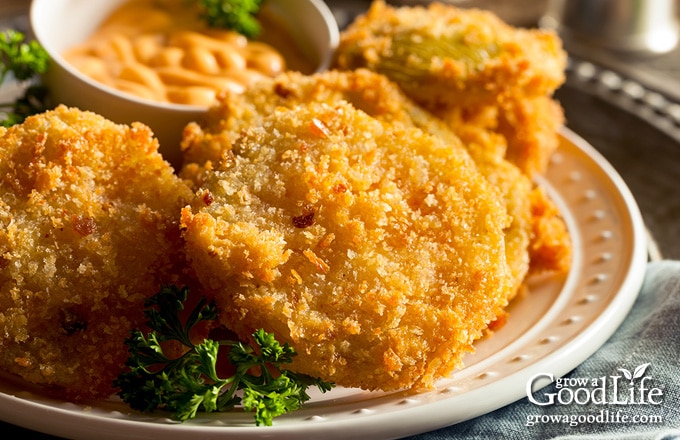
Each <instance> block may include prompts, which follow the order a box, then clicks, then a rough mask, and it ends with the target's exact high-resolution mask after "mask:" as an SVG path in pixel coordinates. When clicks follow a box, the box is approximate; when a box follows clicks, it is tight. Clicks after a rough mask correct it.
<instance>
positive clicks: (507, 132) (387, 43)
mask: <svg viewBox="0 0 680 440" xmlns="http://www.w3.org/2000/svg"><path fill="white" fill-rule="evenodd" d="M566 61H567V56H566V53H565V52H564V50H563V49H562V44H561V41H560V39H559V38H558V37H557V35H556V34H555V33H553V32H551V31H546V30H540V29H523V28H517V27H513V26H510V25H508V24H506V23H504V22H503V21H502V20H500V19H499V18H498V17H497V16H496V15H494V14H493V13H492V12H489V11H482V10H478V9H463V8H457V7H455V6H451V5H444V4H441V3H437V2H433V3H431V4H429V5H427V6H411V7H407V6H403V7H392V6H388V5H387V4H385V2H384V1H382V0H375V1H374V2H373V3H372V5H371V7H370V8H369V10H368V11H367V12H366V13H365V14H363V15H361V16H359V17H358V18H357V19H356V20H355V21H354V22H353V23H351V24H350V25H349V26H348V27H347V29H345V30H344V31H343V32H342V34H341V39H340V44H339V47H338V49H337V51H336V52H335V61H334V66H335V67H336V68H340V69H349V70H353V69H357V68H362V67H364V68H368V69H370V70H373V71H376V72H379V73H382V74H384V75H386V76H388V77H389V78H390V79H392V80H393V81H395V82H396V83H397V84H398V85H399V86H400V87H401V88H402V90H403V91H404V92H405V93H406V94H407V95H408V96H409V97H410V98H412V99H413V100H415V101H416V102H418V103H419V104H420V105H423V106H424V107H425V108H427V109H428V110H429V111H431V112H432V113H434V114H435V115H437V116H439V117H441V118H442V119H445V120H456V119H459V120H460V121H461V122H462V124H472V123H479V122H480V121H481V122H483V126H484V127H485V128H487V129H489V130H491V131H494V132H497V133H499V134H501V135H503V136H504V137H505V139H506V144H507V158H508V159H509V160H510V161H512V162H513V163H514V164H515V165H517V166H518V167H519V168H520V169H521V170H522V171H523V172H525V173H526V174H528V175H529V176H533V175H535V174H539V173H541V172H543V171H545V169H546V167H547V162H548V159H549V157H550V155H551V154H552V153H553V152H554V151H555V149H556V148H557V146H558V143H559V142H558V135H557V129H558V128H559V127H560V126H561V125H562V123H563V114H562V109H561V107H560V106H559V104H558V103H557V102H556V101H554V100H553V99H552V94H553V93H554V91H555V90H556V89H557V88H558V87H559V86H560V85H562V83H563V82H564V79H565V74H564V70H565V67H566ZM450 113H452V115H450ZM480 115H481V116H483V117H482V118H481V119H480ZM455 128H456V127H455V125H454V129H455Z"/></svg>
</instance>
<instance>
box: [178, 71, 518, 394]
mask: <svg viewBox="0 0 680 440" xmlns="http://www.w3.org/2000/svg"><path fill="white" fill-rule="evenodd" d="M291 87H293V88H294V87H295V85H293V84H291ZM282 90H283V89H279V91H282ZM249 96H250V95H249V92H248V93H246V96H231V97H230V98H229V99H228V100H225V104H227V107H225V108H226V109H231V108H237V109H240V110H238V111H237V112H236V114H237V115H239V116H240V115H243V114H244V113H247V112H248V111H250V110H252V109H253V108H255V107H256V105H254V104H253V103H252V102H246V100H247V99H248V97H249ZM252 96H253V97H254V98H253V99H257V96H259V95H252ZM265 107H266V106H265ZM267 108H268V107H267ZM225 111H226V110H225ZM224 121H225V126H227V127H232V128H234V127H233V126H232V124H235V125H238V124H237V123H236V122H235V121H232V120H231V117H230V116H229V115H226V118H225V119H224ZM227 138H229V139H231V140H230V141H229V145H227V146H225V147H226V149H225V150H224V153H223V154H222V159H221V160H220V161H219V163H218V164H217V165H214V166H213V167H212V169H209V170H207V171H205V172H204V174H203V176H202V179H201V183H202V185H203V188H202V189H200V190H198V191H197V197H196V199H195V201H194V202H193V203H192V206H191V207H190V208H189V207H187V208H185V209H184V210H183V212H182V227H183V230H184V236H185V238H186V242H187V249H188V254H189V256H190V260H191V262H192V265H193V266H194V267H195V269H196V271H197V273H198V275H199V276H200V278H201V281H202V282H203V283H204V285H205V287H206V288H207V290H208V291H211V292H213V294H214V295H215V298H216V300H217V303H218V305H219V306H220V307H221V310H222V319H223V320H224V323H225V324H226V325H227V326H228V327H230V328H232V329H233V330H235V331H236V333H237V334H238V335H239V336H240V337H242V338H247V337H249V336H250V334H251V333H252V332H253V330H255V329H257V328H260V327H263V328H264V329H265V330H267V331H273V332H274V333H275V334H276V336H277V338H278V339H279V340H282V341H285V342H289V343H290V344H291V345H292V346H293V347H295V349H296V351H297V352H298V353H299V355H298V356H297V357H296V358H295V360H294V362H293V364H291V369H293V370H294V371H298V372H304V373H307V374H311V375H313V376H319V377H321V378H324V379H326V380H331V381H335V382H336V383H337V384H339V385H342V386H349V387H361V388H364V389H371V390H373V389H385V390H391V389H399V388H407V387H420V386H425V387H427V386H431V385H432V384H433V381H434V380H436V379H437V378H439V377H442V376H444V375H446V374H448V373H450V372H451V371H452V370H453V369H454V368H456V367H459V366H460V364H461V359H462V356H463V355H464V354H465V353H466V352H469V351H471V350H472V349H473V348H472V344H473V342H474V341H475V340H476V339H477V338H479V337H480V336H481V335H482V334H483V332H484V330H485V329H486V328H487V326H488V324H489V323H490V322H491V321H493V320H494V319H495V318H496V317H497V316H499V314H501V313H502V310H503V308H504V306H505V305H506V304H507V297H508V295H509V293H510V290H511V288H512V285H513V277H512V274H511V273H510V270H509V267H508V265H507V263H506V259H505V241H504V236H505V233H504V230H505V228H506V227H507V224H508V221H509V218H508V215H507V213H506V210H505V206H504V204H503V202H502V200H501V198H500V197H499V195H498V192H497V191H496V190H495V189H494V188H493V187H492V186H491V185H490V184H489V183H488V182H487V180H486V179H485V178H484V177H483V176H482V175H481V174H480V173H479V172H478V170H477V168H476V166H475V165H474V163H473V161H472V160H471V158H470V156H469V155H468V154H467V152H466V151H465V150H464V149H463V148H456V147H452V146H451V145H449V144H447V143H446V142H444V141H443V140H442V139H441V138H439V137H436V136H432V135H429V134H426V133H425V132H423V131H422V130H420V129H418V128H415V127H406V126H404V125H402V124H397V123H394V124H388V123H384V122H381V121H379V120H377V119H375V118H373V117H371V116H369V115H368V114H367V113H365V112H363V111H361V110H357V109H356V107H354V106H352V105H351V104H349V103H347V102H343V101H341V100H338V101H333V102H329V103H324V102H318V101H314V100H313V101H310V102H305V103H303V104H302V105H290V106H273V107H272V111H271V112H264V113H261V114H260V116H259V120H258V123H257V124H253V125H251V126H249V127H247V128H237V131H236V132H230V133H229V134H225V136H224V137H222V139H227ZM215 139H216V137H214V136H213V137H211V140H212V141H214V140H215Z"/></svg>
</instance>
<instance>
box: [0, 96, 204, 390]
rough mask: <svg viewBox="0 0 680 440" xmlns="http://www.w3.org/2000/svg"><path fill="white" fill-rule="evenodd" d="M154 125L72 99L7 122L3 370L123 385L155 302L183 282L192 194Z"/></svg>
mask: <svg viewBox="0 0 680 440" xmlns="http://www.w3.org/2000/svg"><path fill="white" fill-rule="evenodd" d="M157 147H158V142H157V141H156V140H155V139H154V138H153V136H152V133H151V131H150V130H149V129H148V128H147V127H146V126H144V125H141V124H133V125H132V126H124V125H116V124H114V123H113V122H111V121H108V120H106V119H104V118H103V117H101V116H98V115H95V114H93V113H88V112H81V111H79V110H76V109H69V108H66V107H63V106H60V107H58V108H57V109H55V110H54V111H50V112H47V113H44V114H41V115H37V116H33V117H30V118H28V119H26V121H25V122H24V123H23V124H21V125H15V126H13V127H11V128H9V129H1V130H0V157H1V160H0V349H1V351H2V356H0V370H3V371H5V372H8V373H11V374H14V375H17V376H19V377H21V378H23V379H25V380H27V381H29V382H33V383H36V384H40V385H42V386H44V387H45V389H46V390H47V391H49V392H52V391H54V392H55V393H58V394H59V396H61V397H66V398H72V399H86V398H91V397H102V396H108V395H110V394H112V393H113V392H114V390H113V387H112V380H113V379H114V378H115V377H116V376H117V375H118V374H119V372H120V371H121V369H122V367H123V364H124V362H125V359H126V357H127V348H126V346H125V343H124V341H125V339H126V338H127V337H129V334H130V330H131V329H132V328H133V327H141V326H142V324H143V323H144V316H143V308H144V298H145V297H147V296H151V295H152V294H154V293H155V292H157V291H158V288H159V285H160V283H171V282H180V281H181V280H179V279H178V277H177V274H179V273H181V271H182V270H181V267H182V263H181V261H182V258H183V253H182V252H180V251H179V250H180V249H181V245H180V240H181V237H180V233H179V224H178V223H179V215H180V210H181V207H182V206H183V205H184V204H185V203H187V202H188V201H190V200H191V198H192V197H193V192H192V191H191V190H190V189H189V187H188V186H186V185H185V184H184V183H183V182H182V181H181V180H180V179H179V178H178V177H177V176H176V175H174V174H173V170H172V168H171V167H170V165H169V164H168V163H167V162H165V161H164V160H163V158H162V157H161V155H160V154H159V153H158V152H157Z"/></svg>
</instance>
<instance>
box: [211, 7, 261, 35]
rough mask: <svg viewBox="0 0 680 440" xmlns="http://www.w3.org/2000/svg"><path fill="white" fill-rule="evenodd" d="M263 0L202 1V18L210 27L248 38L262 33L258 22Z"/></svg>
mask: <svg viewBox="0 0 680 440" xmlns="http://www.w3.org/2000/svg"><path fill="white" fill-rule="evenodd" d="M262 1H263V0H200V3H201V6H202V8H203V12H202V14H201V17H202V18H203V19H204V20H206V22H207V23H208V25H209V26H212V27H219V28H225V29H232V30H234V31H236V32H238V33H240V34H243V35H245V36H246V37H248V38H254V37H256V36H257V35H259V33H260V31H261V27H260V23H259V22H258V20H257V17H256V15H257V13H258V12H259V11H260V7H261V6H262Z"/></svg>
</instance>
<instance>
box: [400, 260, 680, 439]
mask: <svg viewBox="0 0 680 440" xmlns="http://www.w3.org/2000/svg"><path fill="white" fill-rule="evenodd" d="M623 370H625V371H623ZM565 379H566V380H565V381H563V382H562V383H563V384H565V385H564V386H561V387H559V388H558V385H557V383H556V382H554V383H552V384H550V385H548V386H547V387H545V388H543V389H542V390H539V391H537V392H534V393H533V400H534V401H535V402H539V403H545V402H548V401H549V400H550V399H551V398H552V399H555V402H557V404H555V405H538V404H536V403H535V402H532V401H531V400H530V399H529V398H524V399H522V400H520V401H518V402H515V403H513V404H511V405H508V406H506V407H503V408H500V409H498V410H496V411H494V412H492V413H489V414H486V415H484V416H480V417H478V418H475V419H472V420H469V421H467V422H463V423H459V424H457V425H454V426H450V427H447V428H442V429H439V430H437V431H432V432H428V433H425V434H421V435H417V436H413V437H411V438H410V439H411V440H442V439H466V440H467V439H480V440H482V439H484V440H487V439H505V440H514V439H518V440H519V439H521V440H525V439H541V440H543V439H597V440H605V439H606V440H609V439H612V440H614V439H617V440H618V439H623V440H632V439H635V440H638V439H644V440H647V439H663V440H669V439H680V261H659V262H650V263H648V267H647V272H646V275H645V281H644V283H643V286H642V289H641V291H640V295H639V297H638V298H637V301H636V302H635V305H634V306H633V308H632V310H631V312H630V314H629V315H628V316H627V317H626V319H625V321H624V322H623V323H622V325H621V327H620V328H619V329H618V330H617V331H616V332H615V334H614V335H613V336H612V337H611V338H610V339H609V340H608V341H607V342H606V343H605V344H604V345H603V346H602V347H601V348H600V350H598V351H597V352H596V353H595V354H593V355H592V356H591V357H590V358H588V359H587V360H586V361H585V362H583V363H582V364H581V365H579V366H578V367H577V368H575V369H574V370H573V371H571V372H570V373H569V374H568V375H566V376H565ZM579 379H580V381H579ZM570 380H571V381H570ZM584 380H585V381H584ZM602 384H604V386H605V387H606V388H603V389H602V390H601V391H595V390H596V389H598V388H602ZM614 385H616V387H617V388H616V393H615V392H614V391H612V390H613V386H614ZM579 388H581V390H579ZM563 389H566V390H564V391H561V393H562V394H561V395H560V394H559V393H560V390H563ZM631 390H632V393H633V395H632V397H631V395H630V393H631ZM550 395H554V397H550ZM603 396H604V397H603ZM560 400H561V401H560ZM574 400H577V401H579V402H580V403H574Z"/></svg>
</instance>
